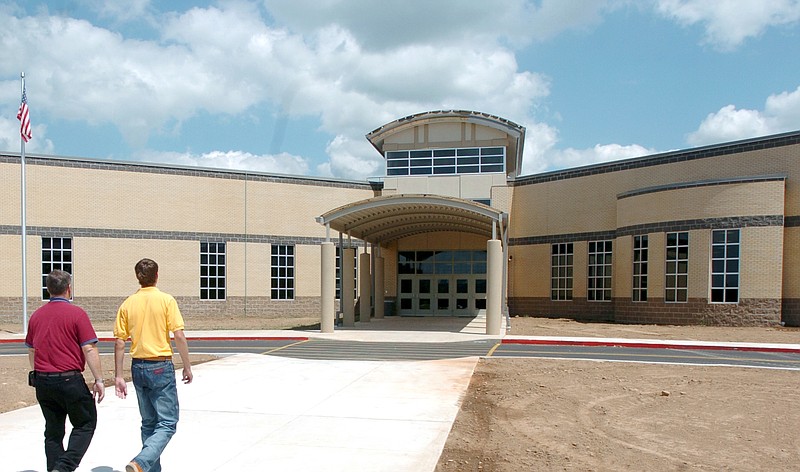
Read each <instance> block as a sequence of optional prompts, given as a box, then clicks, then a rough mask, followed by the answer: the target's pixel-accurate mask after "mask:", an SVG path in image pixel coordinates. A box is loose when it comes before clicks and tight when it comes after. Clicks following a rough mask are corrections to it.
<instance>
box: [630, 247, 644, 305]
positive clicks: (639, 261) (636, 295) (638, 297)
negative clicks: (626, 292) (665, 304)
mask: <svg viewBox="0 0 800 472" xmlns="http://www.w3.org/2000/svg"><path fill="white" fill-rule="evenodd" d="M631 299H632V300H633V301H634V302H646V301H647V235H643V236H634V237H633V294H632V295H631Z"/></svg>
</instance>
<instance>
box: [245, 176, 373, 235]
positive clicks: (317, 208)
mask: <svg viewBox="0 0 800 472" xmlns="http://www.w3.org/2000/svg"><path fill="white" fill-rule="evenodd" d="M373 196H374V193H373V192H372V191H371V190H359V189H345V188H335V187H315V186H311V185H295V184H279V183H274V182H248V214H247V231H248V232H249V233H253V234H273V235H286V236H313V237H325V227H324V226H322V225H320V224H319V223H317V222H316V220H315V218H316V217H317V216H320V215H322V214H323V213H326V212H328V211H330V210H333V209H335V208H338V207H340V206H342V205H346V204H349V203H353V202H355V201H359V200H364V199H367V198H372V197H373ZM333 236H334V235H333V234H331V237H333Z"/></svg>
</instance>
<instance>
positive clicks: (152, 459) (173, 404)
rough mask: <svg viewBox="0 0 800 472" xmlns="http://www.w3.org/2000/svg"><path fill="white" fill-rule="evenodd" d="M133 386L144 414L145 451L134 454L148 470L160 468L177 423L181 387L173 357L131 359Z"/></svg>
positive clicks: (143, 439) (143, 447) (135, 459)
mask: <svg viewBox="0 0 800 472" xmlns="http://www.w3.org/2000/svg"><path fill="white" fill-rule="evenodd" d="M131 376H132V377H133V386H134V388H136V397H137V398H138V400H139V413H140V414H141V415H142V451H141V452H140V453H139V455H137V456H136V457H134V458H133V460H134V461H135V462H136V463H137V464H139V466H140V467H141V468H142V469H144V470H145V471H146V472H161V452H163V451H164V448H165V447H167V443H169V440H170V439H172V435H173V434H175V428H176V426H177V425H178V416H179V407H178V389H177V385H176V381H175V367H174V366H173V365H172V361H158V362H152V361H145V360H140V359H133V362H132V363H131Z"/></svg>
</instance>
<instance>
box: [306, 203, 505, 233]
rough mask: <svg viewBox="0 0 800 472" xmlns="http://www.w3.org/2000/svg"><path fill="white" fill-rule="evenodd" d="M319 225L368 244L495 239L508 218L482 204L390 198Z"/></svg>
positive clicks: (354, 206) (356, 206) (347, 209)
mask: <svg viewBox="0 0 800 472" xmlns="http://www.w3.org/2000/svg"><path fill="white" fill-rule="evenodd" d="M317 221H318V222H319V223H320V224H323V225H325V226H329V227H330V228H333V229H334V230H336V231H338V232H339V233H342V234H348V235H350V236H352V237H354V238H358V239H361V240H363V241H366V242H368V243H373V244H382V243H388V242H391V241H394V240H396V239H400V238H404V237H406V236H412V235H415V234H420V233H430V232H436V231H455V232H465V233H474V234H479V235H482V236H486V237H487V238H490V239H491V238H496V237H497V233H496V230H497V229H498V227H499V229H500V230H501V231H503V232H504V231H505V223H506V214H505V213H503V212H501V211H499V210H496V209H494V208H492V207H490V206H487V205H483V204H481V203H476V202H472V201H469V200H463V199H460V198H453V197H444V196H439V195H388V196H383V197H375V198H369V199H367V200H361V201H358V202H354V203H350V204H348V205H344V206H341V207H339V208H336V209H334V210H331V211H329V212H327V213H325V214H323V215H322V216H319V217H317ZM496 225H497V226H496Z"/></svg>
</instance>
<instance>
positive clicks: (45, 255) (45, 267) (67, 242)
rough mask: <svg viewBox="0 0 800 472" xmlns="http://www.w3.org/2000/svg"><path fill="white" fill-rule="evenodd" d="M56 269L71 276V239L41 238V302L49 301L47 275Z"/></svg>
mask: <svg viewBox="0 0 800 472" xmlns="http://www.w3.org/2000/svg"><path fill="white" fill-rule="evenodd" d="M56 269H58V270H63V271H64V272H69V273H70V274H72V238H45V237H43V238H42V300H49V299H50V294H49V293H48V292H47V274H49V273H50V272H52V271H54V270H56ZM73 288H74V287H73ZM73 293H74V292H73Z"/></svg>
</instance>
